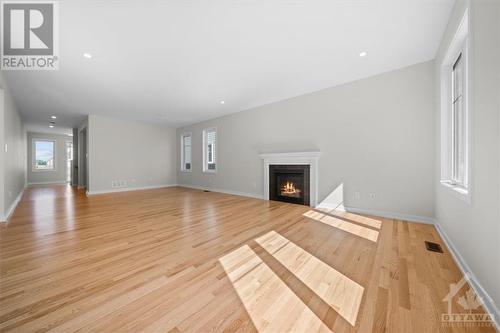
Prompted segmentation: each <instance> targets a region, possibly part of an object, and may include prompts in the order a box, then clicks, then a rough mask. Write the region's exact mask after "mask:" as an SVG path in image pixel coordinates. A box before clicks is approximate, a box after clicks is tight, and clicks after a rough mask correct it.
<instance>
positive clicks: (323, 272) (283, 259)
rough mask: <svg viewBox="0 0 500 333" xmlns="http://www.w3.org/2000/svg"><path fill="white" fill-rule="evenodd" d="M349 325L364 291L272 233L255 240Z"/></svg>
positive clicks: (353, 320) (283, 238)
mask: <svg viewBox="0 0 500 333" xmlns="http://www.w3.org/2000/svg"><path fill="white" fill-rule="evenodd" d="M255 241H256V242H257V243H259V245H260V246H262V247H263V248H264V249H265V250H266V251H267V252H268V253H269V254H271V255H272V256H273V257H274V258H275V259H276V260H278V261H279V262H280V263H281V264H282V265H283V266H285V267H286V268H287V269H288V270H289V271H290V272H291V273H292V274H294V275H295V276H296V277H297V278H298V279H299V280H300V281H302V283H304V284H305V285H306V286H307V287H309V289H311V290H312V291H313V292H314V293H315V294H316V295H318V297H320V298H321V299H322V300H323V301H325V302H326V303H327V304H328V305H330V306H331V307H332V308H333V309H334V310H335V311H336V312H337V313H338V314H339V315H341V316H342V317H343V318H344V319H345V320H347V321H348V322H349V323H350V324H351V325H352V326H354V325H355V324H356V318H357V316H358V311H359V307H360V305H361V299H362V297H363V292H364V288H363V287H362V286H361V285H359V284H358V283H356V282H354V281H353V280H351V279H349V278H348V277H347V276H345V275H343V274H342V273H340V272H338V271H337V270H335V269H334V268H332V267H330V266H329V265H327V264H326V263H324V262H323V261H321V260H319V259H318V258H316V257H315V256H313V255H312V254H310V253H309V252H307V251H305V250H304V249H302V248H301V247H299V246H297V245H296V244H294V243H293V242H291V241H290V240H288V239H287V238H285V237H283V236H282V235H280V234H278V233H277V232H275V231H270V232H268V233H267V234H265V235H264V236H262V237H259V238H257V239H256V240H255Z"/></svg>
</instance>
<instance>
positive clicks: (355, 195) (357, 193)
mask: <svg viewBox="0 0 500 333" xmlns="http://www.w3.org/2000/svg"><path fill="white" fill-rule="evenodd" d="M359 198H361V194H360V193H359V192H357V191H356V192H354V199H356V200H359Z"/></svg>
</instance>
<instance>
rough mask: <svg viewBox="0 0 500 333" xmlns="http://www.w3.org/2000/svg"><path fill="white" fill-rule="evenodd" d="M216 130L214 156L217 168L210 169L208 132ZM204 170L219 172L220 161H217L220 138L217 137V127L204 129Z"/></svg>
mask: <svg viewBox="0 0 500 333" xmlns="http://www.w3.org/2000/svg"><path fill="white" fill-rule="evenodd" d="M211 131H214V132H215V147H214V148H213V149H212V156H215V163H211V164H215V169H209V168H208V164H209V163H208V142H207V141H208V132H211ZM202 135H203V172H205V173H217V169H218V165H217V164H218V162H217V150H218V148H217V146H218V143H217V141H218V139H217V127H209V128H205V129H204V130H203V133H202Z"/></svg>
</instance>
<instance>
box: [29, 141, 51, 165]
mask: <svg viewBox="0 0 500 333" xmlns="http://www.w3.org/2000/svg"><path fill="white" fill-rule="evenodd" d="M55 146H56V142H55V141H52V140H34V142H33V170H55V169H56V165H55Z"/></svg>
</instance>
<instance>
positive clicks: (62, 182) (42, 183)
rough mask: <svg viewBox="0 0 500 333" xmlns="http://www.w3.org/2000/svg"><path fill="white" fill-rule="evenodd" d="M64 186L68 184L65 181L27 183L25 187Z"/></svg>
mask: <svg viewBox="0 0 500 333" xmlns="http://www.w3.org/2000/svg"><path fill="white" fill-rule="evenodd" d="M64 184H68V182H66V181H55V182H53V181H50V182H35V183H28V184H27V185H28V186H30V185H64Z"/></svg>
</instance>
